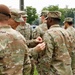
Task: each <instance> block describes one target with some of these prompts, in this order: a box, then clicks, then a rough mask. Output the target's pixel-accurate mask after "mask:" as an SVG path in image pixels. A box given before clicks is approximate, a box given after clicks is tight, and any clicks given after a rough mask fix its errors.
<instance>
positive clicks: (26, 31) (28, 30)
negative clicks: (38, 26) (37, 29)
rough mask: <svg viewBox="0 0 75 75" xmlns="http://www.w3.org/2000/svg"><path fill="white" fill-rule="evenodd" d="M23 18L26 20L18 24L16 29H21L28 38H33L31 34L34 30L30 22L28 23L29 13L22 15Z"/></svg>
mask: <svg viewBox="0 0 75 75" xmlns="http://www.w3.org/2000/svg"><path fill="white" fill-rule="evenodd" d="M21 16H22V18H23V19H24V22H20V25H19V26H17V28H16V30H17V31H19V32H20V33H21V34H22V35H23V36H24V37H25V38H26V40H29V39H31V36H32V35H31V34H32V30H31V28H30V24H29V23H27V22H26V21H27V15H26V14H24V15H21Z"/></svg>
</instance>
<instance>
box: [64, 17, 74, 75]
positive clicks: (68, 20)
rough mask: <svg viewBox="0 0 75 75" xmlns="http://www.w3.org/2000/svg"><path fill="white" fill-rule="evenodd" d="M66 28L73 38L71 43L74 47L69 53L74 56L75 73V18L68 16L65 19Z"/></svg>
mask: <svg viewBox="0 0 75 75" xmlns="http://www.w3.org/2000/svg"><path fill="white" fill-rule="evenodd" d="M64 28H65V29H66V31H67V32H68V34H69V37H70V38H71V43H72V45H71V46H72V47H71V48H72V49H70V50H69V53H70V55H71V58H72V63H71V65H72V70H73V75H75V28H73V18H71V17H67V18H65V20H64Z"/></svg>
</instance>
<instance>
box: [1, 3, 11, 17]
mask: <svg viewBox="0 0 75 75" xmlns="http://www.w3.org/2000/svg"><path fill="white" fill-rule="evenodd" d="M0 13H1V14H4V15H6V16H9V17H11V15H10V9H9V8H8V7H7V6H6V5H3V4H0Z"/></svg>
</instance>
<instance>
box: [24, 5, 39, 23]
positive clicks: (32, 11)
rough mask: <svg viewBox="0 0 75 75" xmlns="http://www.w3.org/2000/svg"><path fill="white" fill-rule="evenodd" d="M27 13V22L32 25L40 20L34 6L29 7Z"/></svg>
mask: <svg viewBox="0 0 75 75" xmlns="http://www.w3.org/2000/svg"><path fill="white" fill-rule="evenodd" d="M25 11H26V12H27V15H28V17H27V22H28V23H30V24H32V22H33V21H34V20H35V19H37V18H38V15H37V11H36V9H35V8H33V7H32V6H27V7H26V9H25Z"/></svg>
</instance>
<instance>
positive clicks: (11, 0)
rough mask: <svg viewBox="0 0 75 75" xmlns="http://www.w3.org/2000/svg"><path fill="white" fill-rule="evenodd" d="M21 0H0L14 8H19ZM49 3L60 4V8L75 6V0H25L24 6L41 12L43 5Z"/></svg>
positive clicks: (0, 2) (1, 2)
mask: <svg viewBox="0 0 75 75" xmlns="http://www.w3.org/2000/svg"><path fill="white" fill-rule="evenodd" d="M19 1H20V0H0V4H5V5H7V6H10V7H12V8H17V9H19V7H20V5H19V4H20V3H19ZM49 5H59V7H60V8H64V7H66V6H68V8H75V0H24V7H26V6H32V7H34V8H36V9H37V12H40V11H41V10H42V8H43V7H46V6H49Z"/></svg>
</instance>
